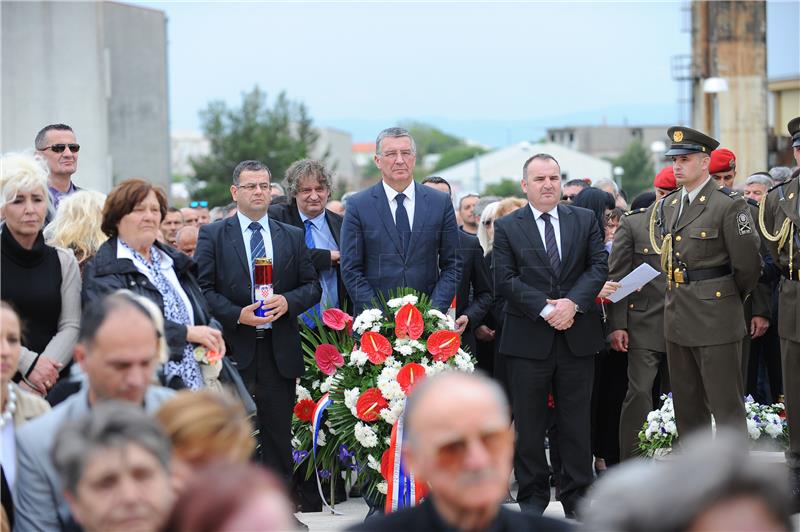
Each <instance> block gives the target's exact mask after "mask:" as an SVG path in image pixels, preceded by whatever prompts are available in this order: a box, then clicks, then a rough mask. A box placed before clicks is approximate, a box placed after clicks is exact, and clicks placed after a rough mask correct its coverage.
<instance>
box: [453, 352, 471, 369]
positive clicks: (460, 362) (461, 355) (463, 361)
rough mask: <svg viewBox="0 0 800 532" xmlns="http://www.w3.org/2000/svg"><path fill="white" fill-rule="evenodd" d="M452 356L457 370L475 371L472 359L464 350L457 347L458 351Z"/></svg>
mask: <svg viewBox="0 0 800 532" xmlns="http://www.w3.org/2000/svg"><path fill="white" fill-rule="evenodd" d="M453 358H454V361H455V364H456V367H457V368H458V369H459V370H461V371H464V372H467V373H472V372H473V371H475V364H473V363H472V360H471V359H470V357H469V355H468V354H467V353H466V352H465V351H462V350H461V349H459V350H458V353H456V356H455V357H453Z"/></svg>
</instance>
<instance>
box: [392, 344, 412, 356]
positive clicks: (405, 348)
mask: <svg viewBox="0 0 800 532" xmlns="http://www.w3.org/2000/svg"><path fill="white" fill-rule="evenodd" d="M395 351H397V352H398V353H400V354H401V355H403V356H407V357H410V356H411V355H413V354H414V348H413V347H411V346H410V345H401V346H399V347H396V348H395Z"/></svg>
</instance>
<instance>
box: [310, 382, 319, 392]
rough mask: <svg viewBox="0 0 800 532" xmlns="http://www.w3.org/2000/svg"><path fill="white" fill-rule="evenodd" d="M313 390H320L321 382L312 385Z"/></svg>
mask: <svg viewBox="0 0 800 532" xmlns="http://www.w3.org/2000/svg"><path fill="white" fill-rule="evenodd" d="M311 389H312V390H319V380H315V381H314V382H312V383H311Z"/></svg>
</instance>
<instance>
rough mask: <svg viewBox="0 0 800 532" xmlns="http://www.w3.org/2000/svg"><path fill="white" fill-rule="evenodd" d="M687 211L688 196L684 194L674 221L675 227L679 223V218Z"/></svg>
mask: <svg viewBox="0 0 800 532" xmlns="http://www.w3.org/2000/svg"><path fill="white" fill-rule="evenodd" d="M687 210H689V194H686V195H685V196H684V197H683V201H681V208H680V210H679V211H678V219H677V220H676V221H675V226H676V227H677V225H678V224H679V223H680V222H681V218H682V217H683V215H684V214H686V211H687Z"/></svg>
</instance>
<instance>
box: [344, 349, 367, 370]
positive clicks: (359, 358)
mask: <svg viewBox="0 0 800 532" xmlns="http://www.w3.org/2000/svg"><path fill="white" fill-rule="evenodd" d="M368 360H369V357H368V356H367V354H366V353H365V352H364V351H361V350H360V349H353V351H352V352H351V353H350V362H349V363H348V364H347V365H348V366H356V367H359V368H360V367H362V366H364V364H366V363H367V361H368Z"/></svg>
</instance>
